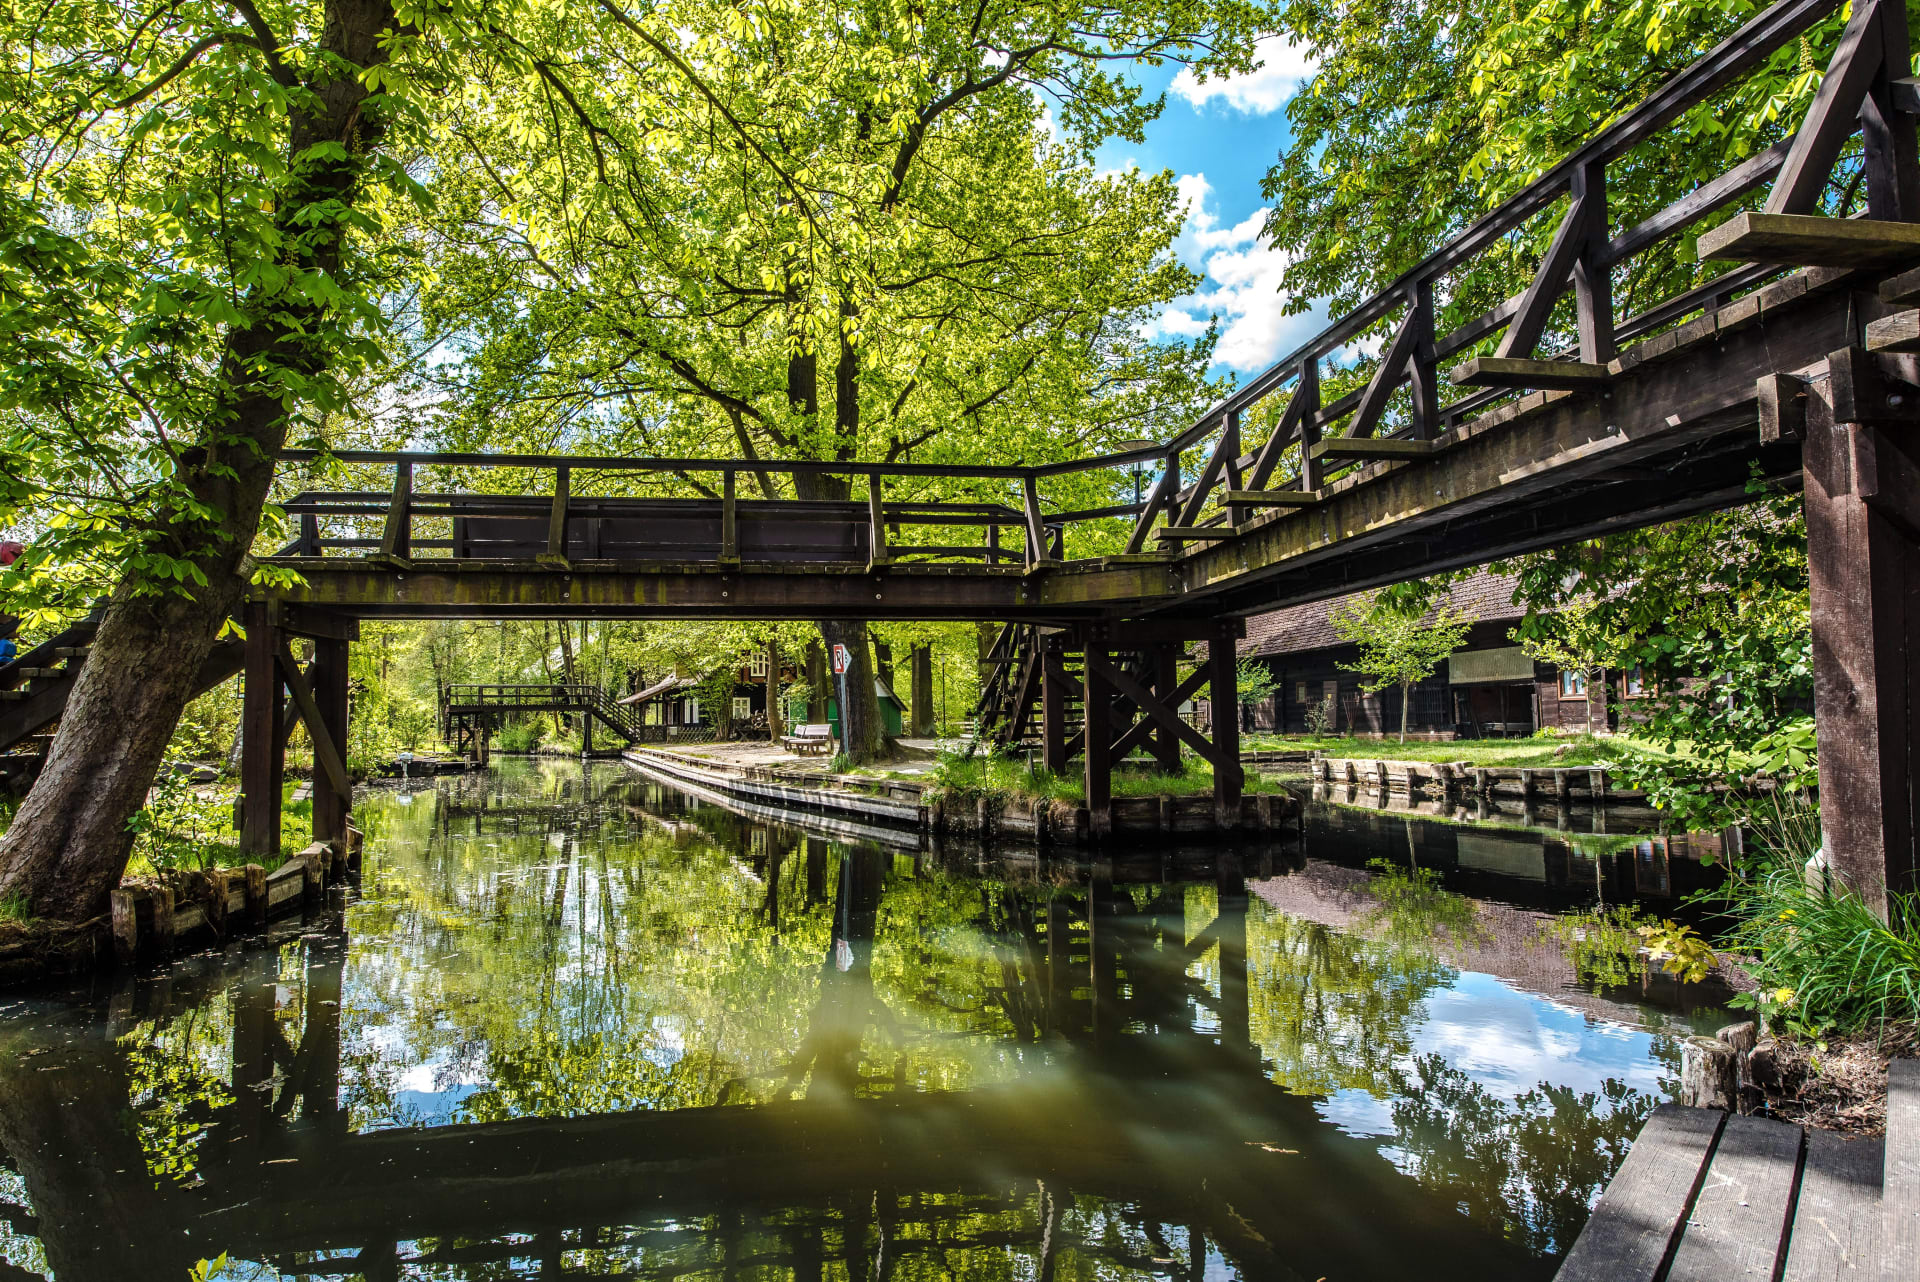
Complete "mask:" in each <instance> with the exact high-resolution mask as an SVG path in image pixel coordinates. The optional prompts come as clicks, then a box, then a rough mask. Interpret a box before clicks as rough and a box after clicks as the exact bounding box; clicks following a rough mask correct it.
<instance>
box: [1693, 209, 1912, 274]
mask: <svg viewBox="0 0 1920 1282" xmlns="http://www.w3.org/2000/svg"><path fill="white" fill-rule="evenodd" d="M1700 257H1701V259H1702V260H1703V261H1704V260H1705V259H1709V258H1722V259H1731V260H1733V261H1735V262H1742V263H1780V264H1784V265H1786V266H1790V267H1897V266H1903V265H1905V264H1908V263H1912V262H1914V261H1915V260H1916V259H1920V224H1916V223H1894V222H1883V221H1881V220H1880V219H1875V218H1822V217H1820V216H1818V215H1815V214H1756V213H1738V214H1735V215H1734V216H1733V217H1732V218H1730V219H1728V220H1727V221H1726V222H1724V223H1722V224H1720V225H1719V226H1718V227H1715V228H1714V229H1713V230H1712V231H1709V232H1703V233H1702V234H1701V236H1700Z"/></svg>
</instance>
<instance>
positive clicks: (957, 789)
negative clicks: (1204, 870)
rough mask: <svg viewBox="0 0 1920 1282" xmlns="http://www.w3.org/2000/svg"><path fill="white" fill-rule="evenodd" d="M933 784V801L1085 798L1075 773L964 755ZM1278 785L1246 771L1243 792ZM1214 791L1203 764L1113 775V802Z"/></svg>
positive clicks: (943, 764) (944, 763) (950, 760)
mask: <svg viewBox="0 0 1920 1282" xmlns="http://www.w3.org/2000/svg"><path fill="white" fill-rule="evenodd" d="M925 777H926V778H927V779H928V780H929V781H930V782H931V784H932V786H933V789H934V791H932V792H930V793H929V798H930V799H931V797H932V796H941V797H944V798H946V799H948V800H957V799H965V798H970V797H980V796H989V795H1005V796H1018V797H1033V798H1045V799H1048V800H1052V801H1068V802H1074V803H1079V802H1083V801H1085V800H1086V799H1087V790H1086V782H1085V780H1084V779H1083V778H1082V777H1081V776H1080V775H1079V774H1078V773H1069V774H1054V773H1053V772H1052V771H1050V770H1046V769H1042V768H1038V767H1036V768H1035V769H1033V770H1032V771H1029V770H1028V769H1027V763H1026V761H1025V760H1023V759H1017V758H1010V757H990V756H971V757H970V756H964V755H962V754H959V753H951V754H947V755H944V756H942V757H941V758H940V764H939V766H938V767H936V768H935V769H934V771H933V772H932V773H931V774H930V775H928V776H925ZM1282 788H1283V785H1282V784H1281V783H1280V781H1279V780H1277V779H1273V778H1270V777H1267V776H1264V775H1258V774H1255V773H1254V772H1252V771H1248V772H1247V774H1246V783H1245V791H1246V793H1247V794H1248V795H1249V796H1252V795H1256V794H1258V793H1263V792H1279V791H1281V790H1282ZM1212 792H1213V770H1212V768H1211V767H1210V766H1208V765H1207V764H1206V763H1204V762H1189V763H1188V764H1187V767H1186V769H1185V770H1183V771H1181V772H1180V773H1179V774H1167V773H1164V772H1160V771H1146V770H1135V769H1123V770H1115V771H1114V772H1113V795H1114V796H1116V797H1193V796H1201V795H1208V794H1211V793H1212Z"/></svg>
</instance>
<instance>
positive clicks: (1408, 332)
mask: <svg viewBox="0 0 1920 1282" xmlns="http://www.w3.org/2000/svg"><path fill="white" fill-rule="evenodd" d="M1418 336H1419V309H1418V308H1417V307H1414V308H1409V309H1408V312H1407V318H1406V319H1405V320H1404V321H1402V322H1400V328H1399V329H1398V330H1397V331H1396V332H1395V333H1394V336H1393V341H1392V342H1391V343H1389V344H1387V350H1386V352H1385V353H1384V354H1383V355H1382V356H1381V357H1380V367H1379V368H1378V369H1376V370H1374V371H1373V377H1372V378H1371V379H1369V380H1368V381H1367V388H1366V391H1365V392H1363V393H1361V396H1360V403H1359V405H1357V406H1356V407H1355V408H1354V411H1353V421H1352V422H1351V423H1349V424H1348V425H1347V435H1348V436H1369V435H1371V434H1372V433H1373V426H1374V424H1375V423H1378V422H1379V421H1380V416H1381V415H1382V414H1384V413H1385V412H1386V409H1387V398H1388V397H1389V396H1392V395H1393V389H1394V388H1396V387H1398V386H1400V382H1401V380H1402V379H1404V378H1406V376H1407V369H1408V362H1409V361H1410V360H1411V359H1412V358H1413V351H1414V345H1415V342H1416V340H1417V339H1418Z"/></svg>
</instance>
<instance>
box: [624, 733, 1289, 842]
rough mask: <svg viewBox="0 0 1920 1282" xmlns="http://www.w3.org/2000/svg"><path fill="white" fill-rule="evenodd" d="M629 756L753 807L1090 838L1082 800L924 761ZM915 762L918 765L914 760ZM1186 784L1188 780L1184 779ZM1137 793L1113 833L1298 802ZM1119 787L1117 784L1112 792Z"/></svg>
mask: <svg viewBox="0 0 1920 1282" xmlns="http://www.w3.org/2000/svg"><path fill="white" fill-rule="evenodd" d="M622 756H623V757H624V758H625V760H627V761H628V762H629V763H632V764H634V765H636V766H639V767H640V768H642V769H645V770H647V771H648V772H649V773H653V774H656V775H659V776H661V777H663V778H665V779H668V780H671V781H679V782H684V783H687V784H690V785H693V786H697V787H701V788H706V789H716V790H719V791H721V792H723V793H725V794H726V795H729V796H732V797H734V798H736V799H738V800H740V801H742V802H745V803H747V804H751V805H757V806H765V807H775V808H778V807H787V808H790V809H794V810H799V811H805V812H808V813H814V814H838V815H843V816H849V817H852V818H853V819H855V820H856V821H857V822H862V823H878V824H885V825H889V826H892V827H895V828H900V829H908V830H915V831H919V832H924V833H933V834H940V835H952V836H966V837H974V838H980V839H991V838H995V837H1011V838H1016V839H1020V840H1028V841H1033V842H1036V843H1038V844H1041V845H1066V846H1086V845H1090V844H1092V842H1093V837H1092V835H1091V823H1090V819H1089V815H1088V811H1087V807H1086V806H1085V805H1084V804H1082V803H1077V802H1076V801H1074V800H1072V799H1071V798H1065V797H1058V796H1049V795H1045V794H1043V793H1021V792H1016V791H1013V790H1011V789H1002V788H991V789H986V788H983V789H979V790H972V791H969V790H962V789H956V788H955V787H953V785H952V784H951V783H949V782H947V781H945V780H943V778H942V777H941V776H940V775H939V774H938V773H937V766H938V763H937V762H934V761H931V760H930V761H928V762H927V763H926V765H925V766H924V767H922V768H920V769H916V770H913V771H912V772H911V773H908V772H904V771H903V772H898V773H889V774H884V775H882V774H837V773H834V772H832V771H824V770H820V769H818V768H815V767H811V766H809V765H807V764H806V763H802V762H794V761H793V760H792V759H791V758H787V763H785V764H782V763H780V762H778V761H771V760H768V756H767V754H766V751H765V748H764V745H753V746H742V747H740V748H736V747H735V746H734V745H714V746H712V747H710V748H706V749H702V750H699V751H677V752H669V751H667V750H665V749H661V748H650V747H636V748H629V749H628V750H627V751H626V752H625V753H623V754H622ZM914 764H915V765H916V766H918V765H919V763H914ZM1189 782H1191V781H1189ZM1127 783H1128V784H1129V785H1140V791H1139V792H1138V793H1136V795H1116V796H1115V797H1114V798H1113V801H1112V816H1113V837H1114V839H1116V840H1129V841H1141V840H1169V839H1175V838H1178V839H1182V840H1191V839H1201V840H1205V839H1210V838H1222V837H1226V836H1231V835H1233V834H1236V833H1251V834H1263V835H1269V834H1271V835H1277V834H1280V833H1289V834H1297V833H1298V831H1299V821H1300V814H1301V802H1300V801H1299V799H1298V798H1296V797H1294V796H1293V795H1292V794H1291V793H1288V792H1286V791H1284V790H1283V789H1281V788H1279V787H1278V786H1277V785H1272V784H1271V783H1270V782H1269V783H1266V784H1263V785H1260V786H1261V787H1262V790H1261V791H1257V792H1254V793H1253V794H1252V795H1249V796H1246V797H1243V798H1242V799H1241V803H1240V808H1239V813H1238V815H1237V816H1236V817H1234V819H1233V821H1232V822H1228V823H1224V824H1223V823H1222V822H1221V817H1220V816H1219V815H1218V814H1217V813H1216V811H1215V807H1214V803H1213V798H1212V797H1211V795H1210V794H1205V793H1202V792H1200V791H1199V790H1198V789H1197V788H1196V789H1192V790H1191V795H1174V794H1172V793H1171V792H1153V791H1150V790H1148V786H1147V785H1144V784H1141V781H1139V780H1137V779H1136V780H1130V781H1127ZM1124 788H1125V785H1123V786H1121V787H1116V789H1115V792H1116V794H1120V793H1122V792H1123V791H1124Z"/></svg>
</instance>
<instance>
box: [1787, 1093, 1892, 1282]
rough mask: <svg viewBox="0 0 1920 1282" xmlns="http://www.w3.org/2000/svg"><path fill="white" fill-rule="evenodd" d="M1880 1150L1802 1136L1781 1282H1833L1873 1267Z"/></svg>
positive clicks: (1827, 1136)
mask: <svg viewBox="0 0 1920 1282" xmlns="http://www.w3.org/2000/svg"><path fill="white" fill-rule="evenodd" d="M1883 1147H1884V1146H1883V1145H1882V1144H1881V1143H1880V1142H1879V1141H1878V1140H1870V1139H1847V1138H1846V1137H1844V1136H1840V1135H1835V1134H1834V1133H1833V1132H1832V1131H1819V1130H1810V1131H1808V1132H1807V1159H1806V1165H1805V1166H1804V1167H1803V1168H1802V1170H1801V1174H1800V1191H1799V1193H1798V1194H1797V1196H1796V1200H1795V1203H1794V1208H1793V1234H1792V1236H1791V1237H1790V1238H1789V1239H1788V1243H1787V1262H1786V1268H1785V1271H1784V1272H1783V1273H1782V1275H1781V1278H1782V1282H1836V1280H1837V1279H1840V1278H1843V1277H1847V1276H1849V1275H1860V1274H1861V1273H1863V1272H1864V1271H1865V1270H1868V1269H1871V1268H1873V1267H1874V1265H1875V1264H1876V1263H1877V1261H1878V1260H1879V1258H1880V1256H1879V1241H1880V1161H1881V1153H1882V1150H1883ZM1868 1276H1871V1275H1870V1274H1868Z"/></svg>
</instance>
